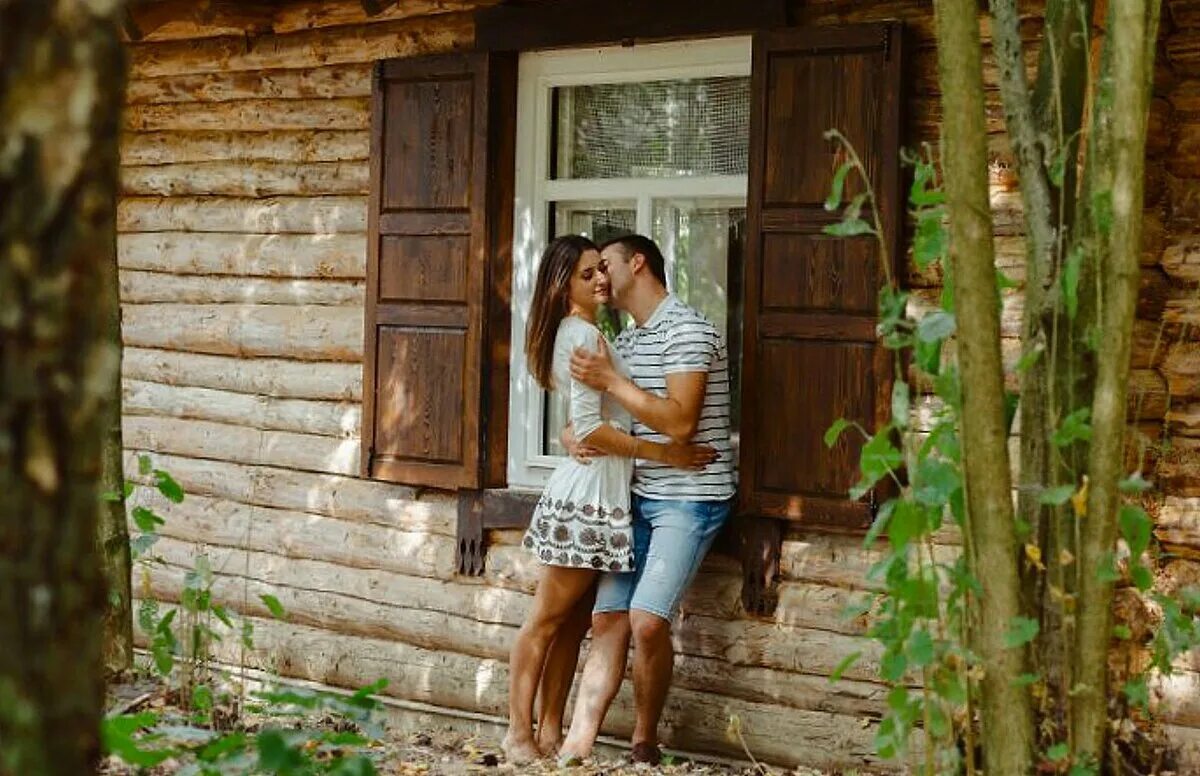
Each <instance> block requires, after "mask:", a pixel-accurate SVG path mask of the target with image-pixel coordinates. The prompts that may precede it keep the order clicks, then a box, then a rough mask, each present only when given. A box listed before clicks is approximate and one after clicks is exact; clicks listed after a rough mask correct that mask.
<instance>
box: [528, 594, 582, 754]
mask: <svg viewBox="0 0 1200 776" xmlns="http://www.w3.org/2000/svg"><path fill="white" fill-rule="evenodd" d="M595 602H596V586H595V585H592V587H591V589H589V590H588V592H586V593H584V594H583V598H581V599H579V603H577V604H576V605H575V608H574V609H572V610H571V615H570V617H569V618H568V619H567V621H566V622H565V623H563V625H562V627H561V628H559V629H558V634H557V635H555V637H554V643H553V644H551V645H550V652H549V654H548V655H547V656H546V667H545V669H543V670H542V684H541V687H540V688H539V689H538V700H539V706H540V710H539V712H538V727H537V742H538V749H541V750H542V754H554V753H555V752H557V751H558V745H559V744H561V743H562V726H563V714H564V713H565V711H566V707H567V696H569V695H570V694H571V685H572V684H573V683H574V682H575V669H576V667H577V666H578V665H579V647H580V645H581V644H583V638H584V636H586V635H587V632H588V630H589V629H590V628H591V627H592V605H593V604H594V603H595Z"/></svg>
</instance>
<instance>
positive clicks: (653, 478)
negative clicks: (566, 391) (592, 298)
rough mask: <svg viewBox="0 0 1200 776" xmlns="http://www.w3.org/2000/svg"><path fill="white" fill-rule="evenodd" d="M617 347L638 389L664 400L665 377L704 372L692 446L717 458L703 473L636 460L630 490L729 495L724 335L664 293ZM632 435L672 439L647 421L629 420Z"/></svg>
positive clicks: (654, 495) (656, 494) (651, 494)
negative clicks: (710, 450) (704, 448)
mask: <svg viewBox="0 0 1200 776" xmlns="http://www.w3.org/2000/svg"><path fill="white" fill-rule="evenodd" d="M615 346H616V348H617V351H618V352H619V353H620V354H621V356H622V357H623V358H624V359H625V363H626V365H627V366H628V367H629V375H630V377H631V378H632V379H633V382H634V383H635V384H636V385H637V387H638V388H641V389H642V390H643V391H647V392H649V393H652V394H654V395H656V396H661V397H663V398H666V396H667V375H669V374H677V373H683V372H705V373H707V375H708V380H707V384H706V386H707V387H706V390H705V392H704V406H703V408H702V409H701V410H700V421H699V423H698V425H697V426H696V433H695V435H693V436H692V443H693V444H704V445H709V446H710V447H712V448H714V449H715V450H716V451H717V454H718V457H717V460H715V461H713V462H712V463H711V464H709V465H708V466H707V467H706V468H704V469H703V470H702V471H698V472H690V471H684V470H682V469H676V468H673V467H671V466H668V465H667V464H664V463H659V462H657V461H646V460H642V459H638V460H637V462H636V464H635V466H634V469H633V492H634V493H636V494H637V495H639V496H643V497H645V498H650V499H679V500H683V501H720V500H723V499H727V498H729V497H731V496H732V495H733V491H734V460H733V447H732V445H731V444H730V441H729V356H728V353H727V351H726V347H725V338H724V337H723V336H722V335H721V333H720V332H719V331H717V328H716V327H715V326H713V325H712V323H711V322H710V321H709V320H708V319H707V318H705V317H704V316H703V315H701V314H700V313H698V312H696V311H695V310H693V309H692V308H691V307H688V306H687V305H686V304H684V303H683V302H682V301H680V300H679V298H678V297H676V296H675V295H674V294H668V295H667V297H666V298H665V299H663V301H662V302H661V303H660V304H659V306H658V309H656V310H655V311H654V314H653V315H651V316H650V318H649V319H648V320H647V321H646V322H645V323H644V324H642V325H641V326H635V327H632V328H630V329H626V330H625V331H623V332H621V334H620V335H619V336H618V337H617V339H616V342H615ZM633 435H634V436H635V437H637V438H639V439H646V440H648V441H651V442H664V443H665V442H670V441H671V439H670V437H668V436H667V435H665V434H660V433H658V432H657V431H655V430H654V429H652V428H650V427H649V426H647V425H646V424H645V423H642V422H641V421H639V420H637V419H636V418H635V419H634V421H633Z"/></svg>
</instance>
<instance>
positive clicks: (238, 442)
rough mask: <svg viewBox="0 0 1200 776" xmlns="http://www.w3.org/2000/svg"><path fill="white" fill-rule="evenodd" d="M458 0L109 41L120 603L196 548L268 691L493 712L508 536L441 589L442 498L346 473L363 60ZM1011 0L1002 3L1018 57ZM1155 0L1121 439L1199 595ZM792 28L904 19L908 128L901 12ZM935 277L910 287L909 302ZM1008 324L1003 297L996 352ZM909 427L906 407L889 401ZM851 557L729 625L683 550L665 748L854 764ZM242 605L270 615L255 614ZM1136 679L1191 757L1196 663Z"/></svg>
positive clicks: (357, 328) (502, 642)
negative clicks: (278, 609) (1161, 493)
mask: <svg viewBox="0 0 1200 776" xmlns="http://www.w3.org/2000/svg"><path fill="white" fill-rule="evenodd" d="M480 4H483V3H480V2H476V0H406V2H403V3H397V4H394V5H391V6H390V7H389V8H388V10H386V11H385V12H384V13H383V14H381V15H379V16H377V17H374V18H368V17H367V16H366V15H365V13H364V12H363V10H362V5H361V4H360V3H359V2H357V0H329V1H327V2H320V3H316V2H290V3H285V4H282V5H280V6H279V8H278V10H277V11H276V13H275V15H274V17H273V18H272V19H270V20H269V24H266V23H265V22H264V21H263V20H258V21H257V22H255V24H256V26H255V29H254V33H253V34H247V30H246V29H245V28H244V27H239V26H238V25H239V24H240V22H239V21H238V20H236V19H213V20H210V22H209V23H206V24H201V23H199V22H196V21H194V20H188V19H186V18H182V19H180V20H178V21H174V22H168V23H166V24H164V25H163V26H161V27H159V28H157V29H156V30H155V31H154V32H153V33H151V34H150V35H149V36H148V37H147V38H146V40H145V41H143V42H140V43H137V44H132V45H131V60H132V73H131V81H130V86H129V91H128V98H127V102H128V106H127V111H126V115H125V119H124V122H125V123H124V126H125V135H124V140H123V143H122V164H123V174H122V201H121V203H120V207H119V216H118V228H119V232H120V234H119V237H118V253H119V261H120V266H121V288H122V300H123V307H124V337H125V343H126V348H127V349H126V355H125V361H124V376H125V396H124V400H125V414H126V417H125V440H126V445H127V447H128V449H129V459H128V466H127V470H128V471H134V472H135V471H137V467H136V465H134V463H133V455H134V454H135V453H140V452H149V453H150V454H151V455H152V457H153V458H154V460H155V464H156V465H157V466H159V467H161V468H163V469H166V470H167V471H170V472H171V473H172V474H173V475H174V476H175V477H176V478H177V479H178V480H179V481H180V483H181V484H182V485H183V487H184V488H185V489H186V491H187V492H188V494H189V495H188V498H187V500H186V501H185V502H184V503H183V504H182V505H166V504H161V503H159V502H158V501H157V496H156V495H155V494H154V492H153V491H152V490H151V489H150V488H147V487H140V488H139V489H138V492H137V493H136V496H135V498H136V500H137V501H138V502H139V503H146V502H149V503H155V505H156V506H158V507H160V508H161V511H162V513H163V514H164V515H166V517H167V524H166V525H165V526H164V528H163V534H164V536H165V537H166V538H164V539H163V540H162V541H161V542H160V543H159V545H158V546H157V552H158V553H159V554H160V555H161V556H162V557H163V559H164V561H165V563H164V564H163V565H162V566H159V567H154V568H151V569H149V570H148V571H146V572H145V575H144V578H143V579H140V580H138V581H137V582H136V583H135V589H138V590H139V593H138V594H139V595H141V596H145V597H154V598H157V599H160V600H163V601H174V600H177V598H178V596H179V592H180V589H181V586H182V575H183V571H184V569H186V568H187V567H189V566H190V565H191V564H192V562H193V559H194V556H195V555H196V554H197V553H199V552H204V553H207V554H208V555H209V557H210V558H211V559H212V561H213V565H214V568H216V569H217V591H218V595H219V597H220V598H221V599H222V600H223V601H224V602H225V603H227V604H228V605H230V606H231V608H233V609H235V610H238V611H240V612H241V613H242V614H244V615H245V616H248V617H251V618H254V623H255V627H256V641H257V642H258V644H259V645H260V647H262V651H263V660H264V661H265V662H266V664H268V665H271V666H274V667H275V668H277V669H278V670H280V671H282V672H283V673H284V674H287V675H291V676H297V677H302V678H307V679H313V680H317V681H324V682H328V683H331V684H337V685H343V686H350V685H360V684H364V683H368V682H371V681H374V680H375V679H377V678H379V677H381V676H386V677H388V678H389V679H390V680H391V684H390V686H389V688H388V692H389V693H391V694H393V695H395V696H396V697H399V698H403V699H407V700H413V701H420V702H424V703H430V704H434V705H437V706H442V707H445V708H450V709H461V710H467V711H475V712H484V713H490V714H496V715H503V712H504V703H505V695H506V687H507V673H506V670H507V668H506V664H505V661H506V653H507V649H508V645H509V643H510V640H511V638H512V635H513V633H514V632H515V628H516V627H517V626H518V625H519V624H520V622H521V620H522V618H523V617H524V615H525V612H526V611H527V607H528V605H529V601H530V592H531V590H532V588H533V584H534V580H535V574H536V564H535V563H533V562H532V561H531V559H530V558H529V557H528V556H527V555H526V554H525V553H524V552H523V551H522V550H521V549H520V548H519V547H518V546H517V539H518V538H519V535H518V534H517V533H515V532H496V533H495V534H494V535H493V536H492V537H491V538H490V541H491V543H492V547H491V549H490V550H489V553H488V558H487V571H486V573H485V575H484V576H483V577H481V578H463V577H458V576H456V575H455V574H454V541H453V533H454V524H455V503H454V501H453V497H452V496H451V495H449V494H444V493H437V492H429V491H423V492H420V493H418V492H417V491H415V490H413V489H411V488H406V487H403V486H396V485H391V484H386V483H377V482H369V481H365V480H362V479H359V478H358V477H357V472H358V461H357V457H358V444H359V443H358V439H359V430H360V424H361V404H360V403H361V399H362V390H363V388H362V365H361V360H362V325H363V324H362V320H363V304H364V302H363V285H364V277H365V261H366V235H365V230H366V193H367V156H368V135H367V132H368V124H369V109H368V97H369V95H370V73H371V65H372V62H373V61H374V60H376V59H379V58H385V57H396V56H411V55H418V54H422V53H429V52H438V51H447V50H453V49H461V48H465V47H469V46H470V45H471V43H472V39H473V34H474V30H473V26H472V19H471V11H472V10H473V9H474V8H475V7H477V6H478V5H480ZM1040 6H1041V3H1038V2H1033V0H1024V1H1023V2H1022V3H1021V7H1022V10H1023V13H1024V16H1025V21H1024V22H1023V32H1024V33H1025V37H1026V39H1027V40H1029V41H1030V42H1034V41H1036V39H1037V36H1038V35H1039V33H1040V26H1041V25H1040V20H1039V19H1038V13H1039V9H1040ZM1168 6H1169V8H1168V13H1167V14H1166V16H1167V18H1166V20H1165V23H1164V35H1163V40H1164V47H1163V50H1164V51H1165V52H1166V53H1165V54H1164V57H1163V59H1162V61H1161V62H1160V68H1159V70H1160V73H1159V77H1157V78H1156V97H1155V100H1154V103H1153V106H1152V117H1151V142H1150V160H1149V162H1148V166H1147V174H1148V176H1149V177H1150V179H1151V181H1152V183H1148V185H1147V201H1146V203H1147V213H1146V221H1145V233H1146V239H1145V250H1144V256H1143V273H1144V280H1143V287H1144V292H1143V303H1142V305H1141V306H1140V308H1139V314H1140V316H1141V319H1140V320H1139V322H1138V324H1137V328H1136V337H1137V347H1136V350H1135V354H1134V368H1135V372H1134V385H1135V386H1136V391H1137V395H1138V396H1139V397H1140V399H1139V400H1137V401H1134V402H1133V403H1132V409H1134V410H1135V411H1136V419H1137V424H1138V425H1137V428H1138V429H1141V430H1144V431H1146V432H1147V433H1150V434H1152V435H1154V436H1155V437H1156V438H1164V437H1167V438H1170V439H1171V440H1172V445H1171V449H1170V451H1169V452H1168V453H1166V454H1164V455H1163V456H1162V457H1161V463H1160V466H1161V471H1160V472H1159V474H1160V477H1161V480H1162V482H1163V483H1164V484H1165V485H1166V488H1167V491H1166V493H1165V498H1164V500H1163V504H1162V508H1161V510H1160V514H1159V529H1160V530H1159V536H1160V539H1161V540H1162V541H1163V543H1164V548H1165V549H1166V552H1167V553H1168V558H1167V559H1168V560H1169V563H1167V564H1166V566H1165V569H1166V572H1165V574H1164V576H1165V577H1169V578H1171V579H1183V578H1189V579H1200V571H1198V569H1200V564H1198V563H1196V562H1195V561H1200V476H1197V475H1198V474H1200V466H1198V465H1197V456H1200V347H1197V343H1196V337H1195V331H1196V327H1195V325H1194V324H1195V323H1197V322H1200V302H1197V296H1196V291H1195V286H1196V282H1197V280H1200V56H1197V55H1196V52H1197V51H1200V2H1195V3H1192V2H1171V3H1168ZM1193 6H1196V7H1193ZM792 13H793V16H794V18H795V20H796V21H797V22H798V23H801V24H837V23H845V22H858V21H870V20H878V19H889V18H900V19H903V20H905V21H906V22H907V24H908V28H909V30H910V32H911V35H912V41H913V43H914V44H915V56H914V60H915V61H914V66H913V69H912V72H913V84H912V87H911V92H910V95H911V99H910V102H909V106H908V108H909V109H908V117H909V123H908V132H907V134H908V136H907V138H906V143H907V144H910V145H912V144H915V143H919V142H922V141H926V140H928V141H935V140H936V137H937V131H936V125H937V121H938V118H939V116H940V110H941V109H940V104H939V102H938V99H937V81H936V66H935V64H936V60H935V52H934V50H933V47H932V46H933V20H932V16H931V13H932V11H931V8H930V6H929V4H928V3H926V2H923V0H880V1H879V2H870V3H868V2H860V1H859V0H809V1H808V2H803V3H800V2H796V3H795V7H794V8H793V9H792ZM264 24H266V26H264ZM981 30H982V31H983V33H984V35H985V40H986V36H987V33H988V30H987V25H986V24H985V23H982V22H981ZM1030 62H1031V63H1032V62H1033V55H1032V53H1031V55H1030ZM987 77H988V80H989V89H988V95H989V100H988V111H989V126H990V127H991V129H992V131H993V132H994V133H995V134H994V135H993V142H992V148H993V153H992V161H991V169H990V175H991V186H992V201H993V206H994V208H995V211H996V223H997V233H998V234H999V237H998V239H997V248H998V264H999V266H1001V268H1003V269H1004V270H1005V271H1006V272H1007V273H1008V274H1009V275H1010V276H1012V277H1014V278H1016V279H1017V280H1020V279H1021V271H1022V251H1023V245H1022V238H1021V228H1022V223H1021V217H1020V203H1019V196H1018V193H1017V190H1016V181H1015V172H1014V170H1013V163H1012V160H1011V154H1010V152H1009V150H1008V148H1007V145H1006V142H1005V141H1004V138H1003V136H1002V135H1001V134H1000V133H1001V131H1002V129H1003V116H1002V113H1001V110H1000V101H999V97H998V92H997V90H996V84H995V80H996V71H995V67H994V65H993V64H992V63H991V62H989V63H988V70H987ZM939 282H940V281H939V278H937V277H936V276H932V275H928V274H926V275H922V274H920V273H917V272H915V271H914V272H910V276H909V283H910V285H911V286H912V287H913V288H914V290H915V293H914V305H915V309H916V310H918V311H919V310H920V309H921V308H923V307H928V306H929V305H931V304H932V303H933V302H934V300H935V299H936V295H937V289H938V285H939ZM1020 315H1021V296H1020V293H1019V291H1014V292H1010V293H1008V294H1007V295H1006V297H1005V304H1004V315H1003V321H1002V326H1003V332H1004V336H1005V354H1006V361H1007V362H1008V363H1009V364H1012V363H1015V361H1016V358H1017V356H1018V353H1019V343H1018V342H1017V340H1016V337H1017V334H1018V331H1019V321H1020ZM1164 323H1165V326H1164ZM929 412H930V403H929V401H926V402H924V403H923V404H921V405H920V407H919V408H918V413H924V414H925V415H928V413H929ZM948 542H949V543H948V545H947V546H946V547H945V548H944V549H943V550H942V551H945V552H947V553H953V552H954V551H955V548H954V547H953V540H952V537H949V538H948ZM878 556H879V553H878V552H877V551H875V550H872V549H863V548H862V547H861V543H860V540H859V539H858V538H856V537H843V536H829V535H819V534H807V533H804V532H800V531H792V532H791V533H790V534H789V536H788V538H787V540H786V541H785V543H784V548H783V559H782V567H781V572H782V577H783V581H782V585H781V590H780V604H779V607H778V610H777V612H776V614H775V616H774V617H773V618H772V619H769V620H768V619H761V618H754V617H751V616H749V615H747V614H746V613H745V612H744V611H742V609H741V607H740V603H739V596H740V574H739V570H738V568H737V565H736V563H734V562H733V561H731V560H730V559H728V558H724V557H721V556H713V557H712V558H710V559H709V560H708V561H707V562H706V563H705V566H704V568H703V570H702V572H701V574H700V576H699V578H698V580H697V582H696V584H695V585H694V587H693V589H692V590H691V591H690V593H689V595H688V597H687V600H686V602H685V605H684V610H685V614H684V616H683V618H682V621H681V624H680V627H679V629H678V634H677V642H676V644H677V649H678V651H679V653H680V658H679V662H678V665H677V673H676V682H675V689H674V690H673V691H672V694H671V697H670V700H669V702H668V710H667V715H666V721H665V725H664V727H665V733H666V741H667V742H668V743H669V744H670V745H673V746H677V747H682V748H687V749H693V750H700V751H711V752H715V753H720V754H725V755H732V756H740V754H741V752H740V748H739V747H738V746H737V745H736V744H735V743H732V742H729V741H727V739H726V736H725V729H726V726H727V723H728V718H729V716H730V715H732V714H736V715H738V716H739V717H740V718H741V720H742V723H743V730H744V732H745V735H746V740H747V743H748V745H749V747H750V749H751V750H752V751H753V752H755V754H756V755H757V756H759V757H760V758H763V759H766V760H768V761H771V762H776V763H779V764H783V765H798V764H804V765H809V766H816V767H829V768H839V767H851V768H852V767H862V766H863V765H869V766H871V765H878V763H877V762H876V761H875V759H874V758H873V755H872V754H871V739H872V736H873V734H874V728H875V722H876V720H877V719H878V717H879V715H880V714H881V711H882V709H883V703H884V696H885V688H884V686H883V685H882V684H880V683H879V682H878V681H877V679H876V671H875V668H876V666H877V657H878V650H877V649H876V648H875V647H874V646H873V644H872V643H871V642H870V641H868V640H867V639H865V638H864V636H863V633H864V628H865V624H864V623H863V622H862V621H861V620H854V621H847V620H845V619H844V618H843V617H842V615H841V612H842V610H843V609H844V607H845V605H846V604H847V603H849V602H851V601H853V600H857V598H858V597H859V596H862V595H864V594H866V593H867V592H868V590H869V585H868V584H867V583H866V582H865V572H866V569H867V568H869V566H870V565H871V564H872V563H873V562H874V561H875V560H877V559H878ZM266 592H270V593H272V594H273V595H276V596H277V597H279V599H280V600H281V601H282V602H283V604H284V606H285V607H286V608H287V610H288V612H289V618H288V621H287V622H286V623H279V622H275V621H272V620H270V619H267V618H266V615H267V613H266V611H265V610H264V609H263V607H262V606H261V605H260V604H259V603H258V601H259V599H258V597H257V596H258V593H266ZM860 650H861V651H863V653H864V659H863V660H862V661H861V662H860V663H859V664H857V665H856V666H855V667H853V668H851V669H850V671H849V672H848V673H847V678H846V679H845V680H844V681H842V682H839V683H836V684H830V683H829V682H828V681H827V678H826V677H827V676H828V675H829V673H830V672H831V671H832V670H833V668H834V666H835V665H837V663H838V662H839V661H840V660H841V659H842V658H843V657H844V656H846V655H847V654H849V653H851V652H853V651H860ZM1161 690H1162V692H1163V693H1164V695H1165V696H1166V697H1168V698H1171V699H1174V700H1175V703H1173V705H1171V706H1170V708H1168V710H1167V715H1166V721H1167V723H1168V725H1169V726H1170V730H1171V734H1172V736H1173V738H1174V740H1177V741H1178V742H1179V743H1180V745H1181V746H1184V747H1185V749H1186V750H1187V751H1189V752H1192V757H1193V758H1194V759H1193V760H1192V762H1196V763H1200V732H1198V731H1200V703H1197V702H1196V701H1195V698H1196V697H1198V695H1200V694H1198V693H1197V690H1200V664H1197V665H1192V666H1189V667H1188V671H1186V672H1184V673H1183V674H1181V675H1180V676H1179V677H1176V678H1174V679H1172V680H1171V681H1170V682H1167V683H1164V684H1163V686H1162V688H1161ZM631 713H632V712H631V702H630V696H629V688H628V686H626V687H625V688H624V690H623V691H622V695H621V697H620V700H619V701H618V704H617V707H616V708H615V709H614V713H613V714H612V715H611V717H610V723H609V726H608V730H609V731H610V732H612V733H614V734H616V735H627V734H628V732H629V730H630V727H631Z"/></svg>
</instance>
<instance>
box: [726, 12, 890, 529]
mask: <svg viewBox="0 0 1200 776" xmlns="http://www.w3.org/2000/svg"><path fill="white" fill-rule="evenodd" d="M900 33H901V29H900V26H899V25H898V24H890V23H889V24H870V25H862V26H856V27H846V28H825V29H797V30H782V31H773V32H767V33H760V34H758V35H756V36H755V39H754V69H753V78H752V82H753V87H752V88H753V98H752V99H753V102H752V114H751V126H750V132H751V135H750V137H751V146H750V148H751V153H750V187H749V198H748V199H749V203H748V204H749V213H748V220H749V224H748V235H747V255H746V263H745V297H744V298H745V323H744V327H745V328H744V338H743V349H744V350H743V356H742V358H743V372H742V375H743V377H742V380H743V383H742V385H743V389H742V390H743V399H742V408H743V409H742V424H741V435H742V436H741V461H740V474H741V481H740V486H739V487H740V494H741V495H740V502H741V503H740V507H741V511H742V513H743V514H755V515H769V516H775V517H786V518H790V519H795V520H799V521H801V522H803V523H806V524H823V525H836V526H843V527H857V526H863V525H867V524H868V523H869V522H870V516H871V514H870V513H871V510H870V504H869V503H868V501H869V499H870V497H868V498H867V499H864V501H862V502H852V501H850V500H849V499H848V497H847V491H848V490H849V489H850V486H851V485H853V484H854V482H855V481H856V480H857V469H858V453H859V449H860V447H861V442H860V437H858V436H857V435H854V434H851V433H847V434H845V435H843V440H842V441H841V442H840V443H839V444H838V445H837V446H836V447H835V448H834V449H833V450H828V449H826V447H825V445H824V442H823V437H824V434H825V430H826V429H827V428H828V427H829V425H830V424H831V423H832V422H833V421H834V419H836V418H839V417H845V418H847V419H850V420H855V421H858V422H860V423H862V424H863V426H865V427H866V428H868V429H873V428H874V427H875V426H876V425H877V423H878V422H879V421H880V420H881V419H882V418H883V417H884V415H885V414H886V407H887V404H888V396H889V393H890V391H891V368H890V365H889V361H890V357H889V353H888V352H887V351H886V350H885V349H884V348H882V347H881V346H879V345H877V343H876V339H875V320H876V307H877V299H876V297H877V288H878V287H879V285H880V283H881V282H882V281H883V276H884V273H883V267H882V266H881V263H880V255H879V250H878V247H877V245H876V243H875V241H874V238H873V237H869V236H868V237H856V238H835V237H827V236H825V235H824V234H822V228H823V227H824V226H825V225H827V224H829V223H831V222H832V221H834V220H836V219H837V218H838V214H831V213H827V212H826V211H825V210H824V208H823V207H822V203H823V201H824V200H825V198H826V196H827V195H828V193H829V188H830V182H831V180H832V177H833V173H834V171H835V170H836V169H837V167H838V166H839V165H840V164H841V162H842V161H843V158H844V157H843V155H842V154H840V153H838V151H837V148H836V146H835V145H834V144H833V143H832V142H831V141H829V140H826V139H825V137H824V133H825V131H826V130H829V129H832V128H836V129H839V130H841V131H842V132H843V133H844V134H845V135H846V136H847V137H848V138H849V139H850V141H851V142H852V143H853V144H854V147H855V148H856V149H857V151H858V153H859V155H860V156H861V157H862V159H863V161H864V162H865V164H866V167H867V169H868V171H869V172H870V174H871V176H872V179H873V180H874V181H875V188H876V192H877V196H879V198H880V200H879V202H880V206H881V210H882V215H883V220H884V224H885V230H886V233H887V239H888V241H889V244H890V245H891V246H896V245H897V242H898V240H897V229H898V227H899V225H900V223H899V219H900V216H901V209H900V199H899V195H900V191H899V180H900V170H899V166H900V162H899V137H900V83H901V68H900V61H901V34H900ZM861 188H862V187H861V186H859V185H857V183H856V184H855V185H854V186H851V187H849V188H848V191H847V196H848V197H849V196H852V195H853V194H854V193H856V192H857V191H860V190H861ZM892 255H893V256H896V255H897V254H896V251H895V250H894V249H893V250H892Z"/></svg>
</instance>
